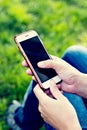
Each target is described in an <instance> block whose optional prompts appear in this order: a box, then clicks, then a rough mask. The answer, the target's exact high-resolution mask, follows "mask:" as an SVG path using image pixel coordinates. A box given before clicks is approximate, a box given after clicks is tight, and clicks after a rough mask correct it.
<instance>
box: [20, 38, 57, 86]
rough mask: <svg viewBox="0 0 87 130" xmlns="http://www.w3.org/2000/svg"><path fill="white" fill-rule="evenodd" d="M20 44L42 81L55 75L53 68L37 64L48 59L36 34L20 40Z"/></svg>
mask: <svg viewBox="0 0 87 130" xmlns="http://www.w3.org/2000/svg"><path fill="white" fill-rule="evenodd" d="M20 44H21V47H22V48H23V50H24V52H25V54H26V55H27V57H28V59H29V61H30V62H31V64H32V66H33V68H34V69H35V72H36V73H37V75H38V77H39V79H40V80H41V82H42V83H43V82H45V81H47V80H49V79H51V78H53V77H54V76H56V75H57V73H56V71H55V70H54V69H51V68H50V69H43V68H39V67H38V66H37V63H38V62H39V61H43V60H47V59H50V57H49V55H48V54H47V52H46V51H45V49H44V47H43V45H42V43H41V41H40V40H39V38H38V36H35V37H33V38H30V39H28V40H25V41H22V42H20Z"/></svg>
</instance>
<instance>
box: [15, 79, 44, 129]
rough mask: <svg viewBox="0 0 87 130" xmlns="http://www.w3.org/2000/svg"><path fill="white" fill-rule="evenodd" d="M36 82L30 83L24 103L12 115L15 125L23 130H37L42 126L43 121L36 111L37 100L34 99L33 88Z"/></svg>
mask: <svg viewBox="0 0 87 130" xmlns="http://www.w3.org/2000/svg"><path fill="white" fill-rule="evenodd" d="M35 85H36V82H34V81H33V82H32V83H31V84H30V86H29V88H28V90H27V92H26V94H25V97H24V101H23V104H22V106H21V107H19V108H18V109H17V110H16V111H15V114H14V119H15V121H16V123H17V124H18V125H19V126H20V127H21V129H23V130H39V129H40V127H41V126H42V125H43V120H42V118H41V116H40V113H39V111H38V100H37V99H36V97H35V95H34V93H33V88H34V86H35Z"/></svg>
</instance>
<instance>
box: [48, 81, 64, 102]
mask: <svg viewBox="0 0 87 130" xmlns="http://www.w3.org/2000/svg"><path fill="white" fill-rule="evenodd" d="M50 83H51V85H50V91H51V93H52V95H53V97H54V98H56V99H60V98H61V97H62V96H63V95H62V94H61V92H60V91H59V89H58V88H57V86H56V84H55V83H54V82H53V81H51V82H50Z"/></svg>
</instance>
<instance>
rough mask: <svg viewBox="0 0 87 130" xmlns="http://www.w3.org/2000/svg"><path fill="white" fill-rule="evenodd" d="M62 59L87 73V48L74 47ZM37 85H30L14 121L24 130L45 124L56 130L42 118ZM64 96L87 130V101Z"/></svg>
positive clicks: (51, 129) (47, 128)
mask: <svg viewBox="0 0 87 130" xmlns="http://www.w3.org/2000/svg"><path fill="white" fill-rule="evenodd" d="M62 58H63V59H64V60H65V61H67V62H68V63H69V64H71V65H72V66H74V67H75V68H77V69H78V70H79V71H81V72H83V73H87V48H85V47H82V46H72V47H70V48H68V49H67V50H66V52H65V53H64V55H63V57H62ZM35 85H36V82H35V81H32V82H31V84H30V85H29V87H28V90H27V91H26V94H25V96H24V100H23V103H22V105H21V106H20V107H19V108H18V109H17V110H16V111H15V113H14V119H15V121H16V123H17V124H18V125H19V126H20V127H21V129H22V130H39V129H40V128H41V127H42V125H43V124H45V128H46V130H55V129H54V128H53V127H51V126H50V125H49V124H47V123H45V122H44V121H43V119H42V118H41V116H40V113H39V111H38V100H37V98H36V97H35V95H34V93H33V88H34V87H35ZM64 95H65V96H66V97H67V98H68V100H69V101H70V102H71V104H72V105H73V106H74V108H75V110H76V112H77V116H78V119H79V122H80V124H81V127H82V129H83V130H87V107H86V105H87V100H86V99H83V98H81V97H80V96H77V95H75V94H69V93H64ZM63 114H64V113H63Z"/></svg>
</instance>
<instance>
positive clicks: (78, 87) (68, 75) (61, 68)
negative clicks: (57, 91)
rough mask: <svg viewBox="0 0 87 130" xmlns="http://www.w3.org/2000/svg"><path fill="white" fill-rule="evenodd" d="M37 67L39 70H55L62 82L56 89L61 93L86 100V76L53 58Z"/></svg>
mask: <svg viewBox="0 0 87 130" xmlns="http://www.w3.org/2000/svg"><path fill="white" fill-rule="evenodd" d="M73 60H74V59H73ZM38 66H39V67H41V68H53V69H55V70H56V72H57V73H58V75H59V77H60V78H61V79H62V82H61V83H60V84H59V85H58V87H59V88H61V89H62V90H63V91H66V92H69V93H76V94H78V95H80V96H82V97H85V98H87V74H83V73H81V72H80V71H78V70H77V69H75V68H74V67H73V66H71V65H70V64H68V63H67V62H66V61H64V60H62V59H60V58H58V57H53V60H46V61H42V62H39V63H38Z"/></svg>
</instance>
